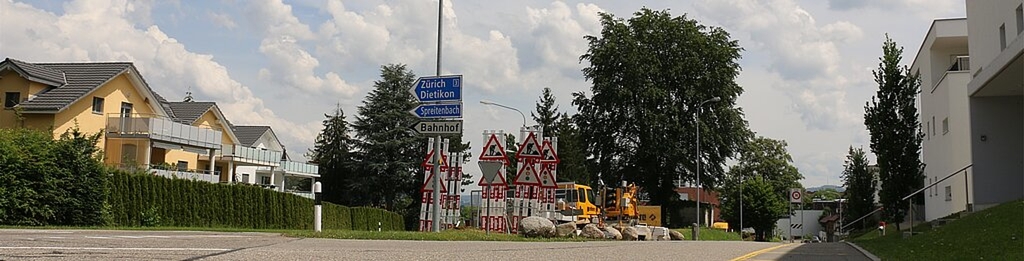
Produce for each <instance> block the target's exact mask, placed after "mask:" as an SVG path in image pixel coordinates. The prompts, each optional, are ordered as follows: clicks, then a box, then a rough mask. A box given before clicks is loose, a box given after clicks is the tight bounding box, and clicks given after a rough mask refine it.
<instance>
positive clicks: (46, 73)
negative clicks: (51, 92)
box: [4, 58, 64, 86]
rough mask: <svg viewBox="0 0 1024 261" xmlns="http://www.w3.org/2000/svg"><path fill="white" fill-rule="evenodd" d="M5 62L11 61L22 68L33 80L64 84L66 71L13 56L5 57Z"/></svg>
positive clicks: (50, 83) (27, 76)
mask: <svg viewBox="0 0 1024 261" xmlns="http://www.w3.org/2000/svg"><path fill="white" fill-rule="evenodd" d="M4 63H10V64H12V65H14V66H16V67H17V68H18V69H21V72H24V73H25V74H26V75H25V77H26V78H29V80H31V81H37V82H45V83H46V84H48V85H50V86H61V85H64V73H61V72H58V71H55V70H53V69H50V68H46V67H42V66H38V65H35V64H31V63H27V62H23V61H19V60H15V59H11V58H7V59H5V60H4Z"/></svg>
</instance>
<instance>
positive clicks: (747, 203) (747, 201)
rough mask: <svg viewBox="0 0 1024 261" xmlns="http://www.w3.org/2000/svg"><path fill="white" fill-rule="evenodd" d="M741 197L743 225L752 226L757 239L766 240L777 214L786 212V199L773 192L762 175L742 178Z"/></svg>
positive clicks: (776, 219) (770, 185) (769, 183)
mask: <svg viewBox="0 0 1024 261" xmlns="http://www.w3.org/2000/svg"><path fill="white" fill-rule="evenodd" d="M742 197H743V205H744V206H743V226H745V227H751V228H754V234H756V237H757V240H759V241H766V240H767V239H768V238H769V237H770V236H772V231H773V230H774V228H775V222H776V221H778V220H779V216H782V215H785V214H786V202H787V201H786V199H784V198H783V197H782V196H780V195H779V194H777V193H775V189H774V188H772V184H771V182H768V181H767V180H766V179H765V178H764V177H762V176H754V177H751V178H749V179H745V180H744V182H743V194H742ZM724 204H725V203H723V205H724ZM723 211H726V210H724V209H723ZM737 221H738V220H736V221H732V220H730V222H737Z"/></svg>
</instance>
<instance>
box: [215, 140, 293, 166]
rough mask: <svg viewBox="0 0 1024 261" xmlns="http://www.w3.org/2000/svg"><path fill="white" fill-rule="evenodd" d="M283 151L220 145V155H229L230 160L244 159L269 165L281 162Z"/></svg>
mask: <svg viewBox="0 0 1024 261" xmlns="http://www.w3.org/2000/svg"><path fill="white" fill-rule="evenodd" d="M282 154H283V153H281V152H280V151H275V150H268V149H263V148H253V147H248V146H242V145H223V146H221V156H225V157H227V156H230V157H232V160H237V161H245V162H249V163H260V164H264V165H270V166H278V165H279V164H281V156H282Z"/></svg>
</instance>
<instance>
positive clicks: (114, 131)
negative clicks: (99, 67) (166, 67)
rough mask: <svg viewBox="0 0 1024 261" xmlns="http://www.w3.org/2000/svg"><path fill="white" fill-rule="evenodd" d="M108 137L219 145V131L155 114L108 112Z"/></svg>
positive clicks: (193, 144)
mask: <svg viewBox="0 0 1024 261" xmlns="http://www.w3.org/2000/svg"><path fill="white" fill-rule="evenodd" d="M106 132H107V136H108V137H133V138H136V137H145V138H150V139H154V140H160V141H165V142H171V143H177V144H183V145H190V146H195V147H201V148H210V149H213V148H218V147H220V146H221V137H222V136H221V132H220V131H216V130H211V129H206V128H200V127H195V126H191V125H187V124H181V123H177V122H174V121H172V120H170V119H167V118H163V117H161V116H157V115H145V114H130V115H122V114H110V115H109V116H107V126H106Z"/></svg>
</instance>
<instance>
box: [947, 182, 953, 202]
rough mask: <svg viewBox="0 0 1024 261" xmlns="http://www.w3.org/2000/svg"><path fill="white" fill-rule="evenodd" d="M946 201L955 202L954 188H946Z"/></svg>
mask: <svg viewBox="0 0 1024 261" xmlns="http://www.w3.org/2000/svg"><path fill="white" fill-rule="evenodd" d="M946 201H953V188H952V187H950V186H946Z"/></svg>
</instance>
